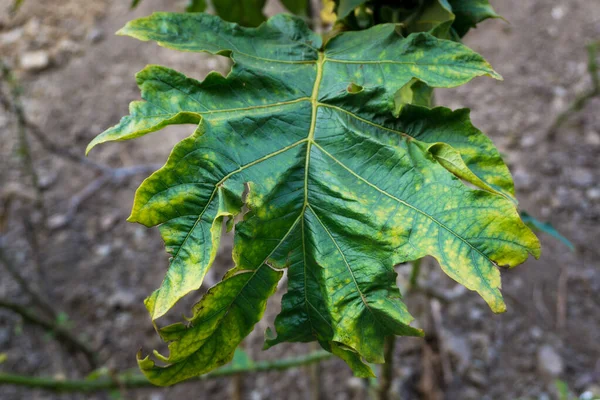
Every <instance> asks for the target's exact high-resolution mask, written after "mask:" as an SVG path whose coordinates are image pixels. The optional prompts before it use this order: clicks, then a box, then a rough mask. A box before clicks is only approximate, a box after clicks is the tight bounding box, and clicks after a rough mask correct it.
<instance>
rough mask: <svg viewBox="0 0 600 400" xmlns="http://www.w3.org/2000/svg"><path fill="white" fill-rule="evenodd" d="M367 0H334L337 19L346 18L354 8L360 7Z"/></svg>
mask: <svg viewBox="0 0 600 400" xmlns="http://www.w3.org/2000/svg"><path fill="white" fill-rule="evenodd" d="M366 2H367V0H335V3H336V7H335V8H334V11H335V13H336V14H337V16H338V19H344V18H346V17H347V16H348V15H349V14H350V13H352V12H353V11H354V9H355V8H357V7H360V6H361V5H363V4H364V3H366Z"/></svg>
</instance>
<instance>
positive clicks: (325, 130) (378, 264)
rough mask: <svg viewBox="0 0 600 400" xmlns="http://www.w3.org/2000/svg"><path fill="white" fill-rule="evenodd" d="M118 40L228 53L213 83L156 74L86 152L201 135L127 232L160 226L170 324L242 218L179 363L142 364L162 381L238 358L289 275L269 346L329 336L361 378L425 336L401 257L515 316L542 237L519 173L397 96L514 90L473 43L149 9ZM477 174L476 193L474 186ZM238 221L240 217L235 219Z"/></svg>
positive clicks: (456, 118) (159, 175) (442, 116)
mask: <svg viewBox="0 0 600 400" xmlns="http://www.w3.org/2000/svg"><path fill="white" fill-rule="evenodd" d="M120 34H125V35H129V36H132V37H135V38H138V39H140V40H154V41H156V42H157V43H158V44H159V45H161V46H164V47H169V48H173V49H177V50H182V51H195V52H209V53H212V54H219V55H224V56H228V57H230V58H231V59H232V60H233V62H234V64H233V67H232V69H231V71H230V72H229V74H228V75H227V76H226V77H223V76H221V75H220V74H217V73H211V74H209V75H208V76H207V77H206V78H205V79H204V80H203V81H197V80H194V79H191V78H187V77H185V76H184V75H182V74H180V73H178V72H176V71H173V70H171V69H168V68H165V67H160V66H148V67H146V68H145V69H144V70H142V71H141V72H140V73H138V75H137V81H138V85H139V86H140V89H141V92H142V99H143V101H137V102H133V103H132V105H131V107H130V110H131V113H130V115H129V116H127V117H124V118H123V119H122V120H121V122H120V123H119V124H118V125H116V126H114V127H112V128H110V129H108V130H107V131H106V132H104V133H102V134H100V135H99V136H98V137H97V138H96V139H94V140H93V141H92V142H91V143H90V145H89V146H88V149H87V150H88V151H90V150H91V149H92V148H93V147H94V146H95V145H97V144H99V143H103V142H107V141H118V140H127V139H132V138H135V137H139V136H142V135H145V134H147V133H149V132H153V131H156V130H159V129H161V128H162V127H164V126H167V125H171V124H193V125H196V129H195V131H194V133H193V134H192V135H191V136H189V137H188V138H186V139H184V140H183V141H181V142H180V143H179V144H177V145H176V146H175V147H174V149H173V151H172V153H171V155H170V156H169V159H168V161H167V163H166V164H165V166H164V167H163V168H161V169H160V170H158V171H156V172H155V173H154V174H152V175H151V176H150V177H149V178H147V179H146V180H145V181H144V182H143V183H142V185H141V186H140V187H139V189H138V190H137V192H136V196H135V200H134V206H133V210H132V213H131V216H130V217H129V221H132V222H138V223H141V224H144V225H146V226H156V225H158V226H159V228H160V232H161V235H162V237H163V239H164V241H165V244H166V248H167V251H168V252H169V253H170V254H171V256H172V258H171V261H170V266H169V270H168V272H167V274H166V276H165V279H164V281H163V283H162V285H161V286H160V288H159V289H157V290H156V291H155V292H154V293H153V294H152V295H151V296H150V297H149V298H148V299H146V307H147V308H148V311H149V312H150V314H151V316H152V319H153V320H156V319H158V318H160V317H161V316H163V315H164V314H165V313H167V312H168V311H169V309H170V308H171V307H173V305H174V304H175V303H176V302H177V301H178V300H179V299H180V298H182V297H183V296H185V295H186V294H188V293H190V292H191V291H194V290H196V289H198V288H199V287H200V285H201V284H202V280H203V278H204V275H205V274H206V271H207V270H208V268H210V266H211V264H212V262H213V260H214V258H215V255H216V252H217V249H218V247H219V240H220V235H221V228H222V225H223V223H224V222H226V221H231V220H232V219H233V217H234V216H236V215H238V214H240V213H241V210H242V209H243V206H244V205H245V206H247V208H248V210H249V211H248V212H247V213H245V215H244V217H243V220H242V221H241V222H239V223H237V224H236V225H235V238H234V249H233V259H234V262H235V267H234V268H233V269H232V270H231V271H229V272H228V273H227V274H226V275H225V277H224V278H223V280H222V281H221V282H220V283H218V284H217V285H215V286H214V287H212V288H211V289H210V290H209V291H208V292H207V293H206V294H205V295H204V296H203V297H202V299H201V300H200V301H199V302H198V303H197V304H196V305H195V306H194V309H193V314H192V317H191V318H190V319H189V320H188V321H187V322H186V323H178V324H174V325H169V326H166V327H163V328H160V329H159V334H160V335H161V337H162V338H163V339H164V340H165V341H167V342H169V355H168V356H167V357H165V356H162V355H160V354H158V353H156V352H155V357H156V358H157V359H158V360H159V361H162V363H164V364H165V365H162V366H160V365H156V364H155V362H154V361H153V360H151V359H150V358H149V357H145V358H141V357H139V359H138V362H139V365H140V368H141V369H142V371H143V372H144V374H146V376H147V377H148V378H149V379H150V380H151V381H152V382H154V383H156V384H159V385H171V384H173V383H176V382H178V381H181V380H184V379H187V378H190V377H192V376H195V375H199V374H203V373H206V372H208V371H210V370H212V369H215V368H217V367H219V366H221V365H223V364H225V363H227V362H229V361H230V360H231V359H232V358H233V357H234V352H235V349H236V347H237V346H238V345H239V343H240V342H241V341H242V340H243V339H244V337H245V336H246V335H248V334H249V333H250V332H251V330H252V329H253V327H254V325H255V324H256V322H258V321H259V320H260V318H261V317H262V314H263V313H264V310H265V307H266V302H267V300H268V298H269V296H270V295H271V294H273V293H274V292H275V290H276V288H277V284H278V282H279V280H280V278H281V275H282V273H283V270H284V269H287V273H288V290H287V293H286V294H285V295H284V297H283V301H282V310H281V313H280V314H279V315H278V316H277V318H276V321H275V328H276V333H271V334H269V335H267V339H266V342H265V346H266V347H270V346H273V345H275V344H278V343H281V342H308V341H315V340H316V341H318V342H319V343H320V344H321V346H322V347H323V348H324V349H326V350H328V351H330V352H332V353H333V354H336V355H338V356H339V357H340V358H342V359H343V360H345V361H346V362H347V363H348V365H350V366H351V367H352V368H353V370H354V371H355V373H356V374H357V375H359V376H365V377H367V376H372V375H373V372H372V371H371V368H370V367H369V365H368V363H382V362H383V361H384V355H383V343H384V338H385V337H386V336H390V335H417V336H418V335H422V332H421V331H420V330H419V329H416V328H414V327H411V326H410V323H411V321H412V317H411V316H410V314H409V312H408V310H407V308H406V305H405V304H404V302H403V300H402V296H401V294H400V292H399V290H398V287H397V286H396V283H395V282H396V272H395V271H394V268H393V267H394V265H396V264H399V263H402V262H407V261H411V260H415V259H418V258H421V257H423V256H425V255H431V256H433V257H435V258H436V259H437V260H438V261H439V263H440V266H441V267H442V269H443V270H444V271H445V272H446V273H447V274H448V275H449V276H450V277H451V278H453V279H454V280H456V281H457V282H459V283H461V284H463V285H464V286H466V287H467V288H469V289H471V290H474V291H477V292H478V293H479V294H480V295H481V296H482V297H483V298H484V299H485V301H487V303H488V304H489V306H490V307H491V309H492V310H493V311H495V312H502V311H504V310H505V305H504V302H503V300H502V295H501V293H500V290H499V289H500V283H501V282H500V273H499V270H498V268H497V266H498V265H502V266H509V267H512V266H515V265H517V264H520V263H522V262H523V261H525V260H526V259H527V257H528V255H529V254H533V255H534V256H536V257H538V256H539V253H540V247H539V242H538V240H537V238H536V237H535V235H534V234H533V233H532V232H531V231H530V229H529V228H528V227H527V226H526V225H525V224H524V223H523V222H522V221H521V219H520V217H519V214H518V211H517V208H516V206H515V202H514V199H513V184H512V179H511V177H510V173H509V172H508V169H507V168H506V166H505V165H504V163H503V162H502V159H501V158H500V155H499V153H498V151H497V150H496V149H495V147H494V146H493V144H492V143H491V141H490V140H489V139H488V138H487V137H485V136H484V135H483V134H482V133H481V132H480V131H478V130H477V129H476V128H474V127H473V126H472V125H471V123H470V121H469V118H468V111H466V110H458V111H451V110H448V109H445V108H441V107H438V108H434V109H429V108H426V107H420V106H416V105H412V104H405V105H404V106H403V107H402V109H401V110H400V111H399V114H397V116H394V112H396V111H397V109H396V104H395V96H396V94H397V92H398V91H399V90H400V89H401V88H403V87H405V86H406V85H407V84H409V83H410V82H414V80H418V81H420V82H422V83H423V84H425V85H428V86H429V87H454V86H457V85H461V84H463V83H466V82H468V81H469V80H471V79H473V78H475V77H477V76H484V75H487V76H491V77H494V78H500V77H499V75H498V74H496V73H495V72H494V71H493V69H492V68H491V66H490V65H489V64H488V63H487V62H486V61H485V60H484V59H483V58H482V57H481V56H479V55H478V54H476V53H474V52H473V51H471V50H470V49H468V48H467V47H465V46H463V45H461V44H459V43H455V42H452V41H449V40H442V39H437V38H435V37H434V36H432V35H430V34H428V33H414V34H411V35H409V36H408V37H402V36H401V35H399V34H398V33H397V31H396V26H395V25H391V24H384V25H378V26H375V27H373V28H370V29H368V30H365V31H361V32H345V33H340V34H339V35H338V36H335V37H334V38H332V39H330V40H329V41H327V43H326V44H323V41H322V40H321V37H320V36H318V35H316V34H315V33H313V32H311V31H310V30H309V29H308V27H307V26H306V24H305V23H304V22H303V21H302V20H301V19H299V18H296V17H292V16H288V15H279V16H275V17H273V18H271V19H269V20H268V21H267V22H266V23H264V24H262V25H260V26H259V27H258V28H243V27H240V26H238V25H236V24H231V23H227V22H224V21H222V20H220V19H219V18H218V17H214V16H210V15H207V14H171V13H155V14H153V15H152V16H150V17H146V18H141V19H138V20H135V21H132V22H129V23H128V24H127V25H126V26H125V27H124V28H123V29H122V30H121V31H120ZM465 182H467V183H469V184H471V185H475V186H477V188H476V189H474V188H471V187H470V185H466V184H465ZM228 225H229V226H231V223H228Z"/></svg>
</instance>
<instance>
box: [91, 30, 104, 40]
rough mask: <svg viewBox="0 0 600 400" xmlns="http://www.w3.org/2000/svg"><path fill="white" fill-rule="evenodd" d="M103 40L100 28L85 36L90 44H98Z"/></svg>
mask: <svg viewBox="0 0 600 400" xmlns="http://www.w3.org/2000/svg"><path fill="white" fill-rule="evenodd" d="M103 39H104V32H103V31H102V29H100V28H93V29H92V30H91V31H90V32H89V33H88V34H87V40H89V41H90V42H92V43H98V42H100V41H101V40H103Z"/></svg>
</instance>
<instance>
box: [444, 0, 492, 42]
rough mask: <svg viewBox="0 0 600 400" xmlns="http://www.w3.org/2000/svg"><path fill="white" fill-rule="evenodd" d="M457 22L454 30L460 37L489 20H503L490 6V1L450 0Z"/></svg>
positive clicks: (453, 26) (454, 24) (453, 25)
mask: <svg viewBox="0 0 600 400" xmlns="http://www.w3.org/2000/svg"><path fill="white" fill-rule="evenodd" d="M448 2H450V6H451V7H452V12H454V14H455V15H456V20H455V21H454V23H453V24H452V28H454V30H455V31H456V33H457V34H458V36H459V37H463V36H465V35H466V34H467V32H468V31H469V29H471V28H475V27H476V26H477V24H478V23H480V22H482V21H484V20H486V19H488V18H501V17H500V15H498V14H497V13H496V11H494V8H493V7H492V6H491V5H490V2H489V0H448Z"/></svg>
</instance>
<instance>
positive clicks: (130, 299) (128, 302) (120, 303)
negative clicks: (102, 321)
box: [107, 290, 137, 308]
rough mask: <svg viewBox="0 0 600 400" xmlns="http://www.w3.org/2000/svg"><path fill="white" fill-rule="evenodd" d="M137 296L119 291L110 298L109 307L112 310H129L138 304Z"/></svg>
mask: <svg viewBox="0 0 600 400" xmlns="http://www.w3.org/2000/svg"><path fill="white" fill-rule="evenodd" d="M136 301H137V299H136V296H135V295H134V294H133V293H131V292H129V291H126V290H117V291H116V292H114V293H113V294H112V295H111V296H110V297H109V298H108V301H107V302H108V305H109V306H110V307H112V308H117V307H118V308H128V307H131V306H133V305H134V304H135V303H136Z"/></svg>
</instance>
